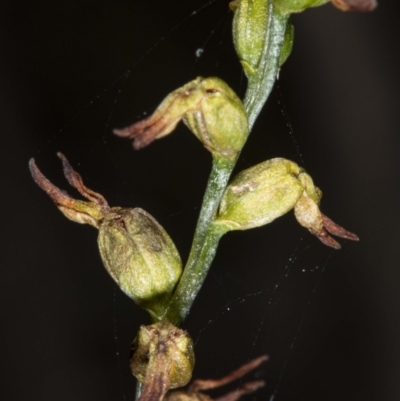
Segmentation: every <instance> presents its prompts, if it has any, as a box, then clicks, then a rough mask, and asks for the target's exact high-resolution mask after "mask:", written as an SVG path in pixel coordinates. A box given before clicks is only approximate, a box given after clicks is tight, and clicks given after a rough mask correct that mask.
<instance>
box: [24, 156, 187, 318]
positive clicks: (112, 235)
mask: <svg viewBox="0 0 400 401" xmlns="http://www.w3.org/2000/svg"><path fill="white" fill-rule="evenodd" d="M58 156H59V157H60V158H61V160H62V162H63V166H64V175H65V177H66V178H67V180H68V182H69V183H70V184H71V186H73V187H74V188H76V189H77V190H78V191H79V192H80V193H81V194H82V195H83V196H84V197H85V198H86V199H87V200H88V201H81V200H77V199H73V198H71V197H70V196H69V195H67V194H66V193H65V192H64V191H62V190H60V189H59V188H57V187H56V186H55V185H53V184H52V183H51V182H50V181H49V180H48V179H47V178H46V177H45V176H44V175H43V174H42V173H41V172H40V170H39V169H38V168H37V166H36V164H35V162H34V161H33V159H32V160H31V161H30V169H31V173H32V176H33V178H34V180H35V181H36V183H37V184H38V185H39V186H40V187H41V188H42V189H43V190H44V191H45V192H46V193H47V194H48V195H49V196H50V198H51V199H52V200H53V201H54V203H55V204H56V206H57V207H58V208H59V209H60V210H61V212H62V213H63V214H64V215H65V216H66V217H68V218H69V219H71V220H73V221H75V222H78V223H82V224H90V225H92V226H94V227H96V228H98V229H99V236H98V245H99V249H100V255H101V258H102V261H103V264H104V266H105V268H106V269H107V271H108V273H109V274H110V275H111V277H112V278H113V279H114V280H115V282H116V283H117V284H118V286H119V287H120V288H121V290H122V291H124V292H125V294H126V295H128V296H129V297H130V298H132V299H133V300H134V301H135V302H136V303H137V304H138V305H139V306H141V307H143V308H144V309H146V310H148V311H149V313H150V314H151V315H152V317H153V319H155V320H159V319H161V315H162V312H163V310H164V308H165V305H166V303H167V301H168V299H169V297H170V296H171V294H172V291H173V289H174V288H175V285H176V284H177V282H178V280H179V278H180V276H181V273H182V263H181V260H180V257H179V253H178V251H177V250H176V248H175V245H174V243H173V242H172V240H171V238H170V237H169V236H168V234H167V233H166V232H165V230H164V229H163V228H162V227H161V226H160V225H159V224H158V223H157V221H156V220H155V219H154V218H153V217H152V216H151V215H149V214H148V213H146V212H145V211H144V210H142V209H139V208H135V209H128V208H120V207H113V208H110V207H109V206H108V204H107V201H106V200H105V199H104V198H103V196H101V195H100V194H98V193H96V192H94V191H92V190H90V189H89V188H87V187H86V186H85V185H84V184H83V181H82V178H81V176H80V175H79V174H78V173H77V172H76V171H74V170H73V169H72V167H71V165H70V164H69V162H68V160H67V159H66V158H65V156H64V155H62V154H61V153H59V154H58Z"/></svg>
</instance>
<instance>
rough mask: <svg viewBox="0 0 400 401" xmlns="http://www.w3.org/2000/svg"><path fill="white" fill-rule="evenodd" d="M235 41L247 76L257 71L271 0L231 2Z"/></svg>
mask: <svg viewBox="0 0 400 401" xmlns="http://www.w3.org/2000/svg"><path fill="white" fill-rule="evenodd" d="M230 6H231V9H233V10H234V11H235V15H234V18H233V43H234V45H235V49H236V53H237V54H238V56H239V60H240V63H241V64H242V66H243V69H244V72H245V74H246V76H247V77H249V76H252V75H254V74H255V73H256V71H257V67H258V64H259V61H260V58H261V54H262V51H263V48H264V43H265V40H266V35H267V29H268V8H269V0H239V1H235V2H232V3H231V4H230Z"/></svg>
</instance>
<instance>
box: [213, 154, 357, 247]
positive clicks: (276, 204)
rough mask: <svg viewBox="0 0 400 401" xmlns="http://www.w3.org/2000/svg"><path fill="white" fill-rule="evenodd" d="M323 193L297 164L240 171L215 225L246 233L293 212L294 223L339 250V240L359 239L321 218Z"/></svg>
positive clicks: (274, 164) (275, 162) (273, 162)
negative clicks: (336, 237)
mask: <svg viewBox="0 0 400 401" xmlns="http://www.w3.org/2000/svg"><path fill="white" fill-rule="evenodd" d="M321 197H322V192H321V191H320V189H319V188H317V187H315V185H314V183H313V181H312V179H311V177H310V176H309V175H308V174H307V173H305V172H304V170H303V169H301V168H300V167H299V166H298V165H297V164H296V163H294V162H292V161H290V160H286V159H272V160H268V161H265V162H263V163H260V164H258V165H256V166H254V167H251V168H249V169H247V170H244V171H242V172H240V173H239V174H238V175H237V176H236V177H235V178H234V179H233V180H232V182H231V183H230V184H229V185H228V187H227V189H226V191H225V193H224V196H223V198H222V200H221V205H220V209H219V212H218V215H217V218H216V220H215V221H214V225H215V226H216V227H217V228H218V229H220V230H221V231H225V232H226V231H231V230H247V229H250V228H254V227H260V226H263V225H265V224H268V223H271V222H272V221H274V220H275V219H277V218H278V217H280V216H282V215H284V214H285V213H287V212H289V211H290V210H291V209H294V211H295V216H296V219H297V221H298V222H299V223H300V224H301V225H302V226H304V227H306V228H307V229H308V230H309V231H310V232H311V233H312V234H314V235H316V236H317V237H318V239H320V240H321V241H322V242H323V243H324V244H325V245H328V246H331V247H333V248H336V249H338V248H340V245H339V244H338V243H337V242H336V241H335V240H334V239H333V238H332V237H330V236H329V234H328V232H329V233H331V234H333V235H336V236H338V237H342V238H346V239H350V240H354V241H356V240H358V237H357V236H356V235H355V234H353V233H351V232H349V231H347V230H345V229H344V228H342V227H340V226H339V225H337V224H336V223H333V221H332V220H330V219H328V218H327V217H326V216H324V215H323V214H322V213H321V212H320V209H319V201H320V199H321Z"/></svg>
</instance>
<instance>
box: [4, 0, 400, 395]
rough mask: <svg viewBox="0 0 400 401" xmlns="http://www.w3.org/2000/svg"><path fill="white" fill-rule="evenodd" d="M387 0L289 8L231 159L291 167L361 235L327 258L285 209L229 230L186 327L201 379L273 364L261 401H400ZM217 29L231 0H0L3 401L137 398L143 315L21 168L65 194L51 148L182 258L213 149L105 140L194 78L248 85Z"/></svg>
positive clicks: (399, 116)
mask: <svg viewBox="0 0 400 401" xmlns="http://www.w3.org/2000/svg"><path fill="white" fill-rule="evenodd" d="M395 3H396V2H394V1H392V2H388V1H387V2H383V1H382V2H381V4H380V7H379V8H378V9H377V10H376V11H375V12H374V13H371V14H344V13H342V12H340V11H338V10H336V9H334V7H332V6H331V5H327V6H324V7H321V8H318V9H313V10H309V11H307V12H306V13H304V14H301V15H297V16H295V18H294V24H295V28H296V37H295V48H294V52H293V54H292V56H291V57H290V59H289V61H288V62H287V64H285V66H284V68H283V69H282V71H281V74H280V80H279V91H275V92H274V93H273V94H272V96H271V97H270V100H269V101H268V104H267V106H266V107H265V109H264V110H263V112H262V115H261V116H260V118H259V120H258V121H257V123H256V125H255V128H254V132H253V134H252V136H251V137H250V140H249V143H248V144H247V145H246V148H245V150H244V151H243V157H242V159H241V161H240V163H239V165H238V170H240V169H242V168H246V167H249V166H251V165H254V164H256V163H258V162H260V161H262V160H265V159H268V158H271V157H278V156H279V157H286V158H290V159H293V160H295V161H297V162H298V163H300V164H302V165H304V166H305V168H306V169H307V171H308V172H309V173H310V174H311V175H312V176H313V178H314V180H315V182H316V183H317V185H318V186H320V187H321V188H322V189H323V192H324V198H323V201H322V209H323V211H324V213H325V214H327V215H328V216H330V217H331V218H332V219H334V220H335V221H337V222H338V223H339V224H342V225H343V226H344V227H346V228H348V229H349V230H351V231H354V232H356V233H357V234H358V235H359V236H360V238H361V241H360V243H359V244H355V243H344V242H345V241H341V242H342V244H343V245H344V246H343V249H342V250H341V251H331V250H330V249H328V248H326V247H324V246H323V245H322V244H320V243H319V242H318V241H317V239H315V238H313V237H312V236H311V235H310V234H309V233H308V232H306V231H305V230H304V229H302V228H301V227H299V226H298V224H297V223H296V222H295V219H294V218H293V215H292V213H289V214H288V215H287V216H285V217H283V218H281V219H279V220H278V221H276V222H274V223H273V224H271V225H269V226H266V227H263V228H260V229H254V230H250V231H248V232H237V233H231V234H229V235H228V236H227V237H226V238H224V239H223V240H222V242H221V247H220V251H219V253H218V256H217V259H216V262H215V264H214V266H213V269H212V272H211V274H210V276H209V278H208V279H207V281H206V284H205V286H204V287H203V289H202V291H201V293H200V296H199V297H198V299H197V301H196V303H195V306H194V308H193V310H192V314H191V315H190V317H189V318H188V319H187V321H186V324H185V328H186V329H188V330H189V331H190V333H191V334H192V336H193V337H194V338H195V339H196V341H197V343H196V355H197V364H196V370H195V373H194V375H195V377H202V378H208V377H219V376H222V375H225V374H226V373H228V372H229V371H230V370H232V369H234V368H236V367H237V366H239V365H240V364H242V363H244V362H246V361H247V360H249V359H250V358H253V357H255V356H258V355H260V354H262V353H268V354H269V355H270V361H269V362H267V363H266V364H265V365H264V366H263V368H262V369H259V370H258V376H259V377H263V378H265V380H266V381H267V386H266V387H265V389H263V390H262V391H260V392H258V393H257V394H255V395H254V396H251V397H253V399H255V400H261V399H264V400H266V399H269V398H270V396H271V395H272V394H274V393H276V396H275V400H279V401H286V400H287V401H289V400H290V401H294V400H296V401H300V400H324V401H330V400H337V399H341V400H346V401H347V400H352V401H355V400H363V401H370V400H371V401H372V400H376V399H380V400H384V401H392V400H393V401H395V400H399V399H400V384H399V380H398V378H399V374H400V349H399V348H400V347H399V335H400V321H399V306H400V296H399V294H400V291H399V288H400V272H399V270H400V269H399V252H398V248H399V241H400V232H399V213H398V208H397V207H398V204H399V201H400V191H399V178H398V172H399V157H398V152H399V149H400V146H399V142H400V140H399V134H398V132H399V126H400V124H399V123H400V121H399V120H400V110H399V95H398V94H399V89H400V87H399V73H398V71H400V59H399V48H398V43H399V35H398V26H397V25H398V24H397V15H398V14H397V13H396V10H395V9H394V7H395ZM203 6H204V9H202V7H203ZM194 11H197V14H196V15H193V16H190V15H191V14H192V13H193V12H194ZM230 23H231V13H230V12H229V10H228V7H227V1H225V0H216V1H215V2H214V3H212V4H210V5H209V6H207V3H206V4H204V2H203V1H199V0H190V1H185V2H184V1H181V0H177V1H164V2H162V1H155V0H136V1H127V0H114V1H111V0H100V1H99V0H98V1H93V0H80V1H77V0H71V1H68V2H54V1H45V0H38V1H18V2H14V1H11V0H9V1H7V0H6V1H5V0H3V1H2V2H0V43H1V45H0V46H1V48H0V51H1V55H0V68H1V70H0V79H1V83H0V101H1V107H0V111H1V120H0V121H1V137H2V141H1V148H0V149H1V157H0V163H1V170H0V171H1V186H2V196H1V214H2V221H1V267H0V274H1V281H0V283H1V287H2V290H1V292H0V294H1V295H0V296H1V298H0V302H1V308H0V314H1V315H0V316H1V324H2V329H1V331H0V344H1V370H2V371H1V375H0V377H1V384H0V392H1V399H2V400H5V401H12V400H28V399H29V400H43V401H47V400H49V401H50V400H57V401H63V400H74V401H80V400H85V401H89V400H93V401H94V400H96V401H102V400H104V401H105V400H113V401H115V400H121V401H122V400H124V399H126V400H132V399H133V392H134V380H133V379H132V378H131V375H130V373H129V370H128V353H129V347H130V342H131V340H132V339H133V338H134V336H135V333H136V332H137V329H138V327H139V325H140V324H143V323H147V322H148V320H147V316H146V314H145V313H144V312H142V311H141V310H139V309H138V308H137V307H136V306H135V305H134V304H133V303H132V302H131V301H130V300H129V299H128V298H126V297H125V296H124V295H123V294H122V293H120V292H119V290H118V289H117V288H116V287H115V286H114V284H113V282H112V280H111V279H110V278H109V277H108V275H107V273H106V272H105V270H104V269H103V268H102V266H101V262H100V258H99V256H98V251H97V246H96V240H95V239H96V232H95V230H94V229H93V228H91V227H89V226H78V225H77V224H73V223H71V222H69V221H68V220H67V219H65V218H64V217H63V216H62V215H61V214H60V213H59V212H58V210H56V208H55V207H54V206H53V204H52V202H51V201H50V200H49V199H47V197H46V196H45V194H44V193H43V192H42V191H41V190H39V189H38V188H37V187H36V186H35V184H34V183H33V181H32V179H31V178H30V175H29V173H28V160H29V158H30V157H34V158H35V159H36V162H37V164H38V165H39V167H40V168H41V169H42V171H43V172H44V173H45V174H46V175H47V176H48V177H49V178H50V179H51V180H52V181H53V182H54V183H55V184H56V185H58V186H60V187H61V188H64V189H68V185H67V183H66V181H65V179H64V178H63V177H62V172H61V165H60V162H59V160H58V159H57V157H56V156H55V153H56V152H57V151H63V152H64V153H65V154H66V155H67V157H68V158H69V160H70V162H71V163H72V165H73V166H75V167H76V168H77V170H78V171H79V172H80V173H81V174H82V176H83V177H84V179H85V182H86V183H87V185H88V186H89V187H90V188H93V189H94V190H97V191H99V192H101V193H102V194H103V195H104V196H105V197H106V198H107V199H108V201H109V203H110V204H111V205H119V206H132V207H134V206H140V207H142V208H144V209H146V210H147V211H148V212H150V213H151V214H152V215H153V216H155V217H156V218H157V219H158V220H159V222H160V223H161V224H162V225H163V226H164V227H165V228H166V229H167V231H168V232H169V233H170V235H171V236H172V238H173V239H174V241H175V243H176V244H177V246H178V248H179V249H180V251H181V254H182V257H183V259H185V258H186V257H187V254H188V251H189V247H190V242H191V237H192V232H193V228H194V225H195V222H196V218H197V214H198V207H199V205H200V202H201V197H202V192H203V189H204V186H205V182H206V180H207V174H208V171H209V166H210V157H209V155H208V154H207V152H206V151H204V149H202V147H201V146H200V145H199V144H198V143H197V141H196V139H195V138H194V137H193V136H192V135H189V134H188V131H187V129H186V128H185V127H183V126H181V127H180V128H179V129H178V132H177V133H176V134H174V135H172V136H170V137H168V138H166V139H163V140H160V141H158V142H157V143H155V144H153V145H152V146H151V147H149V148H147V149H145V150H142V151H140V152H134V151H133V150H132V148H131V146H130V144H129V143H128V142H126V141H123V140H120V139H118V138H114V137H113V136H112V135H111V130H112V128H114V127H121V126H124V125H126V124H129V123H132V122H134V121H136V120H138V119H139V118H141V117H142V116H143V113H145V112H147V113H150V112H151V111H152V110H153V109H154V107H155V106H156V105H157V104H158V102H159V101H160V100H161V99H162V98H163V97H164V96H165V95H166V94H167V93H168V92H169V91H171V90H174V89H175V88H177V87H179V86H181V85H182V84H184V83H186V82H187V81H189V80H191V79H193V78H194V77H196V76H197V75H204V76H209V75H218V76H220V77H221V78H223V79H225V80H226V81H227V82H228V83H229V84H230V85H231V86H232V87H233V88H234V89H235V90H236V91H237V92H238V93H240V94H243V93H244V90H245V79H244V77H243V76H242V74H241V72H240V67H239V65H238V62H237V60H236V57H235V54H234V52H233V50H232V44H231V34H230ZM199 48H203V49H204V52H203V53H202V56H201V57H200V58H197V57H196V55H195V53H196V50H197V49H199ZM278 92H279V93H280V96H278ZM282 99H283V102H284V104H285V108H286V109H287V111H288V115H289V119H290V122H291V125H292V128H293V130H294V133H291V129H290V128H289V127H288V126H287V119H286V118H285V117H284V116H283V115H282V109H283V106H282ZM71 193H73V192H72V191H71ZM276 285H278V287H277V288H275V286H276ZM228 304H229V305H228ZM227 307H229V310H228V309H227ZM253 377H254V375H253ZM233 388H234V387H233ZM251 397H249V399H250V398H251Z"/></svg>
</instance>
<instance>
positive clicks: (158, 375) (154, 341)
mask: <svg viewBox="0 0 400 401" xmlns="http://www.w3.org/2000/svg"><path fill="white" fill-rule="evenodd" d="M130 367H131V371H132V373H133V375H134V376H135V377H136V378H137V379H138V380H139V382H141V383H143V391H142V394H141V397H140V401H148V400H150V399H151V400H160V401H161V400H162V398H163V397H164V395H165V393H166V392H167V391H168V390H169V389H173V388H177V387H182V386H185V385H186V384H187V383H188V382H189V381H190V379H191V377H192V372H193V367H194V352H193V341H192V339H191V338H190V336H189V334H188V333H187V332H186V331H183V330H181V329H178V328H177V327H175V326H174V325H173V324H171V323H170V322H168V321H161V322H157V323H155V324H152V325H150V326H141V327H140V330H139V333H138V335H137V337H136V339H135V340H134V341H133V344H132V357H131V361H130Z"/></svg>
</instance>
